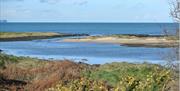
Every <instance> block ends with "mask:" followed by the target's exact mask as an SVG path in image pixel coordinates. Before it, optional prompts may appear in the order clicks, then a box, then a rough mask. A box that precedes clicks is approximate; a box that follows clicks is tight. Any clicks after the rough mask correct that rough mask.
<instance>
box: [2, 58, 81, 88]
mask: <svg viewBox="0 0 180 91" xmlns="http://www.w3.org/2000/svg"><path fill="white" fill-rule="evenodd" d="M47 62H48V64H47V65H44V66H40V67H32V68H28V67H27V68H20V67H18V66H17V65H16V64H11V65H8V66H7V67H6V68H5V69H1V70H0V73H1V75H2V78H3V79H13V80H14V79H15V80H18V81H23V82H26V83H27V84H26V85H19V84H3V85H4V88H3V86H1V89H8V90H28V91H43V90H45V89H47V88H50V87H52V86H54V85H56V84H57V83H58V82H59V81H60V80H61V81H64V82H66V81H68V80H72V79H78V78H80V72H81V70H82V67H81V66H80V65H79V64H77V63H75V62H72V61H68V60H65V61H47Z"/></svg>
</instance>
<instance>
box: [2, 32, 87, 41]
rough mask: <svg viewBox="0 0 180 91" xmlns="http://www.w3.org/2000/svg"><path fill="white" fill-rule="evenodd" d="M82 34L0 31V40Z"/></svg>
mask: <svg viewBox="0 0 180 91" xmlns="http://www.w3.org/2000/svg"><path fill="white" fill-rule="evenodd" d="M84 35H87V34H65V33H55V32H0V41H22V40H34V39H46V38H56V37H67V36H84Z"/></svg>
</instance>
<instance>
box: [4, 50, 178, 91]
mask: <svg viewBox="0 0 180 91" xmlns="http://www.w3.org/2000/svg"><path fill="white" fill-rule="evenodd" d="M178 79H179V78H178V76H177V75H176V74H175V72H174V71H172V70H170V69H168V68H166V67H163V66H160V65H155V64H148V63H143V64H132V63H125V62H122V63H118V62H114V63H108V64H104V65H89V64H85V63H81V62H79V63H77V62H73V61H69V60H59V61H47V60H39V59H35V58H28V57H16V56H11V55H6V54H3V53H0V89H1V90H5V91H6V90H7V91H8V90H9V91H178V85H179V84H178Z"/></svg>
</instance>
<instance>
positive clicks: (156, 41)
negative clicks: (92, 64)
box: [63, 34, 179, 48]
mask: <svg viewBox="0 0 180 91" xmlns="http://www.w3.org/2000/svg"><path fill="white" fill-rule="evenodd" d="M63 42H95V43H114V44H120V45H122V46H130V47H160V48H164V47H165V48H166V47H177V46H179V40H178V39H176V38H175V36H163V35H132V34H129V35H128V34H119V35H104V36H88V37H85V38H69V39H64V40H63Z"/></svg>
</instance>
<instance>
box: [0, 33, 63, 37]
mask: <svg viewBox="0 0 180 91" xmlns="http://www.w3.org/2000/svg"><path fill="white" fill-rule="evenodd" d="M55 35H60V34H58V33H53V32H0V38H16V37H29V36H55Z"/></svg>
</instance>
